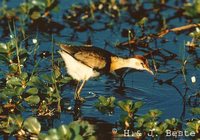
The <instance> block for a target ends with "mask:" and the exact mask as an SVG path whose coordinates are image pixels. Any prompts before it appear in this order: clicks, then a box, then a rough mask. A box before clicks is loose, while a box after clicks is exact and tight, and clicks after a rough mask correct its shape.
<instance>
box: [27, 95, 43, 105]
mask: <svg viewBox="0 0 200 140" xmlns="http://www.w3.org/2000/svg"><path fill="white" fill-rule="evenodd" d="M24 100H25V101H26V102H28V104H30V105H36V104H38V103H39V102H40V97H39V96H37V95H31V96H29V97H27V98H25V99H24Z"/></svg>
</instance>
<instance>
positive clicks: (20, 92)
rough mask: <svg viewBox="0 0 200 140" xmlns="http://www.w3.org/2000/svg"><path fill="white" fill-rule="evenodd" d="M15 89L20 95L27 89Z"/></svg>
mask: <svg viewBox="0 0 200 140" xmlns="http://www.w3.org/2000/svg"><path fill="white" fill-rule="evenodd" d="M15 90H16V93H17V94H16V95H17V96H19V95H22V93H23V92H24V90H25V89H24V88H23V87H17V88H16V89H15Z"/></svg>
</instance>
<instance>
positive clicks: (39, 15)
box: [31, 11, 41, 20]
mask: <svg viewBox="0 0 200 140" xmlns="http://www.w3.org/2000/svg"><path fill="white" fill-rule="evenodd" d="M40 17H41V14H40V12H36V11H34V12H33V13H32V15H31V19H33V20H36V19H38V18H40Z"/></svg>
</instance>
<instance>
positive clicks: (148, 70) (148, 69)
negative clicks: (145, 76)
mask: <svg viewBox="0 0 200 140" xmlns="http://www.w3.org/2000/svg"><path fill="white" fill-rule="evenodd" d="M146 71H147V72H149V73H150V74H152V75H154V73H153V71H152V70H151V69H150V68H146Z"/></svg>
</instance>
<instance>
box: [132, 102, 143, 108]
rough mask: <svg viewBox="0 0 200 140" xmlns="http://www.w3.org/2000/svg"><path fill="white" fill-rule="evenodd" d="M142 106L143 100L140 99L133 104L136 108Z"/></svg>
mask: <svg viewBox="0 0 200 140" xmlns="http://www.w3.org/2000/svg"><path fill="white" fill-rule="evenodd" d="M142 106H143V102H142V101H138V102H136V103H135V104H134V107H135V108H136V109H139V108H141V107H142Z"/></svg>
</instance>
